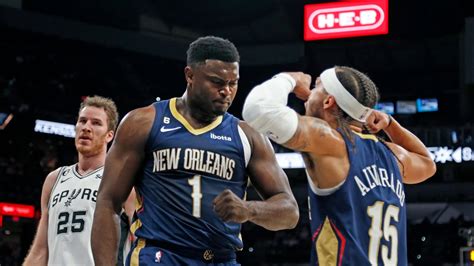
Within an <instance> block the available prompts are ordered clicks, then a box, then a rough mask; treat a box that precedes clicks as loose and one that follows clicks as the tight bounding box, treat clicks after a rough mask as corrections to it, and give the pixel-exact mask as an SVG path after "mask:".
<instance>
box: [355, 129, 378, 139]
mask: <svg viewBox="0 0 474 266" xmlns="http://www.w3.org/2000/svg"><path fill="white" fill-rule="evenodd" d="M352 132H354V134H356V135H357V136H359V137H361V138H363V139H371V140H373V141H375V142H379V140H378V139H377V137H376V136H375V135H371V134H362V133H359V132H355V131H352Z"/></svg>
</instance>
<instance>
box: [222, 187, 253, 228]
mask: <svg viewBox="0 0 474 266" xmlns="http://www.w3.org/2000/svg"><path fill="white" fill-rule="evenodd" d="M213 203H214V211H215V212H216V213H217V215H218V216H219V217H220V218H221V219H222V220H223V221H224V222H234V223H245V222H246V221H248V220H249V218H250V210H249V204H248V202H246V201H244V200H242V199H240V198H239V197H238V196H237V195H235V194H234V192H232V191H231V190H229V189H226V190H224V191H223V192H222V193H221V194H219V195H218V196H217V197H216V198H215V199H214V201H213Z"/></svg>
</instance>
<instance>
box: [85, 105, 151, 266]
mask: <svg viewBox="0 0 474 266" xmlns="http://www.w3.org/2000/svg"><path fill="white" fill-rule="evenodd" d="M154 116H155V110H154V108H153V107H152V106H149V107H145V108H140V109H137V110H134V111H132V112H130V113H129V114H127V115H126V116H125V117H124V119H123V120H122V122H121V123H120V125H119V128H118V130H117V134H116V136H115V140H114V142H113V144H112V147H111V148H110V151H109V152H108V154H107V158H106V160H105V167H104V175H103V177H102V182H101V184H100V187H99V194H98V198H97V205H96V210H95V214H94V223H93V226H92V252H93V254H94V261H95V264H96V265H115V264H116V260H117V257H116V255H117V249H118V243H119V239H120V235H119V232H120V230H119V226H120V218H119V215H120V212H121V209H122V204H123V202H124V201H125V200H126V199H127V197H128V196H129V194H130V191H131V190H132V187H133V185H134V181H135V179H134V178H135V175H136V173H137V171H138V169H139V167H140V166H141V164H142V162H143V158H144V147H145V143H146V140H147V138H148V133H149V131H150V128H151V126H152V124H153V119H154Z"/></svg>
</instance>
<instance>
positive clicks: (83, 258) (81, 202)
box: [48, 164, 104, 266]
mask: <svg viewBox="0 0 474 266" xmlns="http://www.w3.org/2000/svg"><path fill="white" fill-rule="evenodd" d="M76 165H77V164H74V165H71V166H65V167H62V168H61V169H60V170H59V174H58V177H57V180H56V183H55V184H54V187H53V189H52V191H51V196H50V199H49V204H48V208H49V213H48V250H49V260H48V265H87V266H90V265H94V259H93V257H92V249H91V232H92V220H93V218H94V210H95V204H96V200H97V191H98V189H99V185H100V181H101V179H102V173H103V171H104V167H103V166H102V167H99V168H98V169H96V170H94V171H92V172H90V173H88V174H86V175H84V176H81V175H80V174H79V173H78V172H77V170H76Z"/></svg>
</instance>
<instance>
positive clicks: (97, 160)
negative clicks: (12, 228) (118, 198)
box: [24, 96, 131, 265]
mask: <svg viewBox="0 0 474 266" xmlns="http://www.w3.org/2000/svg"><path fill="white" fill-rule="evenodd" d="M117 121H118V112H117V107H116V106H115V103H114V102H113V101H112V100H110V99H107V98H103V97H100V96H94V97H87V98H86V99H85V100H84V101H83V102H82V103H81V106H80V108H79V116H78V119H77V123H76V136H75V146H76V149H77V152H78V159H79V161H78V162H77V163H76V164H73V165H70V166H64V167H60V168H58V169H56V170H54V171H53V172H51V173H50V174H49V175H48V176H47V177H46V180H45V182H44V185H43V191H42V195H41V213H42V215H41V219H40V222H39V225H38V231H37V233H36V237H35V239H34V241H33V245H32V247H31V249H30V252H29V254H28V256H27V257H26V259H25V262H24V265H46V264H47V265H94V260H93V257H92V251H91V244H90V241H91V240H90V238H91V228H92V219H93V217H94V210H95V205H96V199H97V191H98V188H99V184H100V181H101V178H102V172H103V165H104V162H105V156H106V152H107V144H108V143H109V142H110V141H112V139H113V137H114V132H115V128H116V127H117ZM130 198H131V197H129V199H130Z"/></svg>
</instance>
